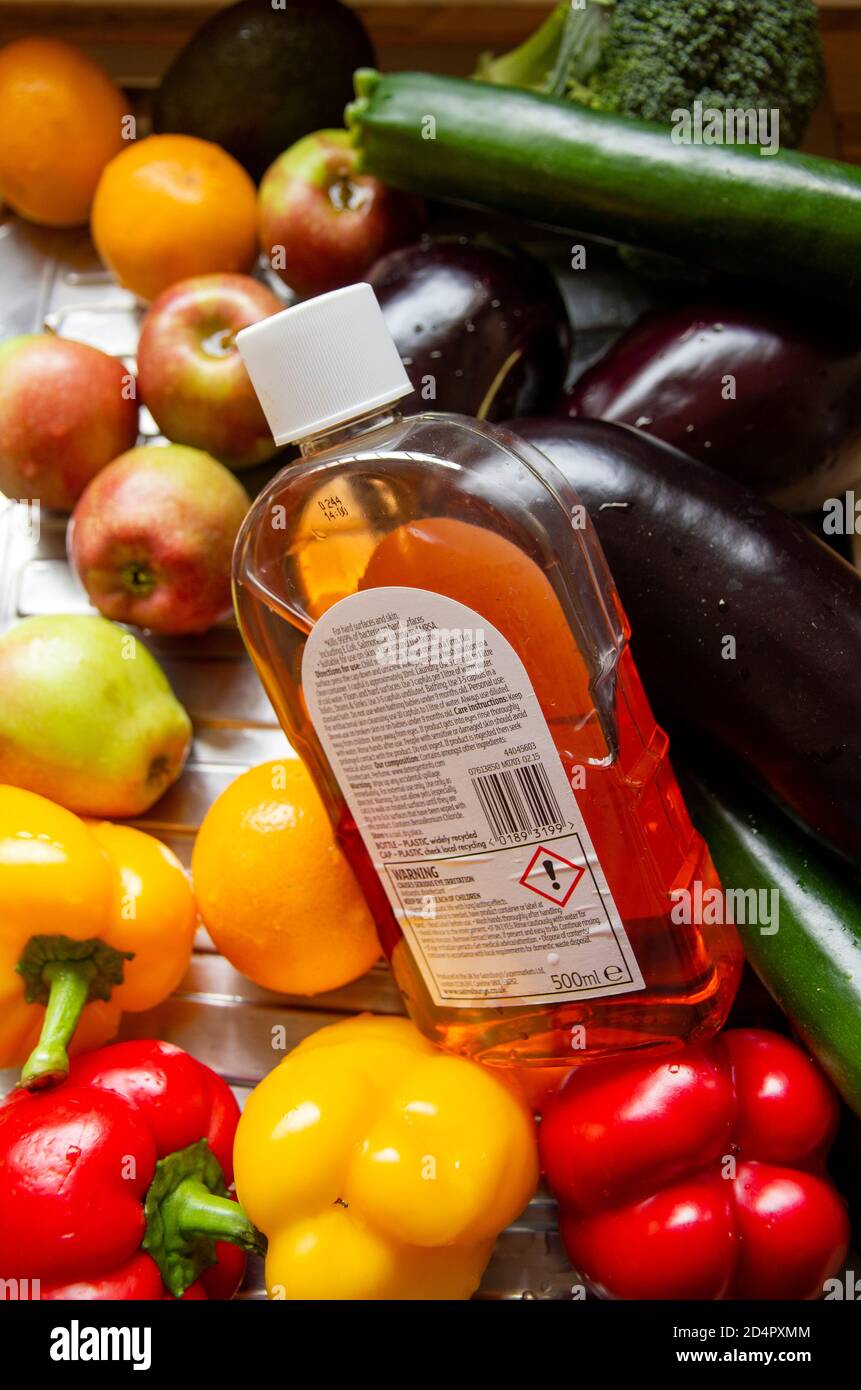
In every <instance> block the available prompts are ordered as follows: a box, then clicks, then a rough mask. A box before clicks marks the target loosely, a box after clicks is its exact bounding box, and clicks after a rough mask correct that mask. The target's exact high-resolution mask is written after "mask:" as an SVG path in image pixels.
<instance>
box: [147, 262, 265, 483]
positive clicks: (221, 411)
mask: <svg viewBox="0 0 861 1390" xmlns="http://www.w3.org/2000/svg"><path fill="white" fill-rule="evenodd" d="M283 307H284V305H283V304H282V303H281V300H280V299H278V298H277V296H276V295H274V294H273V293H272V291H271V290H268V289H267V288H266V286H265V285H261V284H260V283H259V282H258V281H257V280H252V279H251V277H250V276H249V275H231V274H222V275H195V276H194V277H193V278H192V279H190V280H180V281H179V283H178V284H176V285H172V286H171V288H170V289H168V290H165V292H164V294H161V295H159V297H158V299H156V300H155V302H154V303H153V304H152V305H151V306H150V309H149V311H148V313H147V315H146V317H145V319H144V321H143V328H142V330H141V337H140V342H139V344H138V383H139V386H140V394H141V399H142V400H143V401H144V403H145V404H146V405H147V406H148V407H149V410H150V413H151V415H152V417H153V419H154V420H155V422H156V424H157V425H158V427H159V429H160V430H161V432H162V434H164V435H166V436H167V438H168V439H170V440H173V442H174V443H176V444H190V445H192V446H193V447H194V448H195V449H205V450H206V451H207V453H210V454H213V455H214V456H215V458H218V459H220V460H221V462H222V463H226V464H227V465H228V467H230V468H251V467H253V465H254V464H256V463H262V462H263V460H264V459H268V458H271V457H272V455H273V454H274V453H275V445H274V443H273V442H272V435H271V434H270V432H269V426H268V425H267V424H266V419H265V417H264V414H263V411H262V410H261V409H260V403H259V401H258V399H257V396H256V395H255V393H254V387H253V386H252V385H251V382H250V380H249V377H248V373H247V372H246V370H245V367H244V366H243V364H242V358H241V357H240V356H239V352H238V350H237V347H236V341H235V338H236V334H237V333H238V332H239V330H240V329H241V328H247V327H248V326H249V324H252V323H258V322H259V321H260V319H265V318H268V317H269V315H270V314H275V313H277V312H278V310H279V309H283Z"/></svg>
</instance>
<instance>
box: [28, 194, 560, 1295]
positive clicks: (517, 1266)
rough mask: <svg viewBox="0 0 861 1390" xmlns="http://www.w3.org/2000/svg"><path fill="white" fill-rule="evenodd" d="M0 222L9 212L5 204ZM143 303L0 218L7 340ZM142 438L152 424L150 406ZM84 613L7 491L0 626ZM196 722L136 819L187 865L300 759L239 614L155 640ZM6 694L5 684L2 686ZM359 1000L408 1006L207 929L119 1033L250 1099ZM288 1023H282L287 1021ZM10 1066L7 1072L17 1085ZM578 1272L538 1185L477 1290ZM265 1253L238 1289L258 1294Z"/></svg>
mask: <svg viewBox="0 0 861 1390" xmlns="http://www.w3.org/2000/svg"><path fill="white" fill-rule="evenodd" d="M0 218H2V214H0ZM139 321H140V308H139V306H138V305H137V304H136V302H135V300H134V297H133V296H132V295H130V294H129V293H128V292H126V291H125V290H121V289H120V288H119V287H118V286H117V285H116V284H115V283H114V282H113V281H112V280H111V279H110V277H109V276H108V275H107V274H106V273H105V272H104V271H103V270H102V268H101V267H100V265H99V263H98V260H97V258H96V256H95V253H94V251H93V249H92V247H91V245H90V243H89V241H88V239H87V237H86V234H84V233H77V232H76V233H60V232H43V231H41V230H37V229H34V228H31V227H27V226H26V225H25V224H23V223H21V222H20V221H18V220H17V219H15V218H12V217H7V218H6V219H5V220H0V338H7V337H10V336H12V335H14V334H16V333H25V332H34V331H37V330H40V329H42V328H44V327H50V328H51V329H52V330H53V331H54V332H57V333H59V334H60V335H62V336H64V337H69V338H76V339H80V340H81V341H83V342H87V343H90V344H91V345H93V346H95V347H99V348H102V349H103V350H104V351H106V352H110V353H112V354H113V355H115V356H117V357H120V358H122V359H123V360H124V361H126V362H132V361H133V359H134V353H135V348H136V343H137V334H138V325H139ZM142 430H143V431H144V435H145V436H146V437H153V436H155V435H156V434H157V431H156V427H155V426H154V424H153V422H152V421H151V420H150V419H148V418H147V416H146V412H144V418H143V420H142ZM88 610H89V606H88V603H87V599H86V595H85V594H84V592H83V590H82V589H81V588H80V587H79V585H78V584H77V582H76V581H75V579H74V577H73V575H72V573H71V571H70V569H69V567H68V565H67V563H66V555H65V521H64V519H63V518H62V517H60V516H57V515H51V514H43V515H42V516H41V517H38V518H35V517H33V516H32V515H31V514H30V512H29V511H28V509H27V508H26V507H23V506H18V505H15V504H12V503H7V504H4V503H3V502H2V501H0V630H4V629H5V628H6V627H8V626H9V625H10V624H11V623H13V622H15V621H16V620H17V619H18V618H22V617H26V616H28V615H30V614H34V613H60V612H62V613H68V612H86V611H88ZM147 645H148V646H149V647H150V649H151V650H152V652H153V653H154V655H155V656H156V657H157V659H158V660H159V662H160V663H161V664H162V666H163V667H164V668H165V670H166V672H167V674H168V676H169V678H170V680H171V683H172V684H173V687H174V689H175V690H176V693H177V695H178V696H179V698H180V700H182V702H183V704H184V705H185V706H186V708H187V709H188V711H189V713H190V715H191V718H192V720H193V723H194V745H193V748H192V752H191V756H190V758H189V761H188V764H187V767H186V769H185V771H184V773H183V775H182V777H181V779H180V780H179V782H178V783H177V784H176V785H175V786H174V787H172V788H171V789H170V791H169V792H168V793H167V794H166V795H165V796H163V797H162V798H161V800H160V801H159V802H158V803H157V804H156V805H155V806H154V807H153V808H152V810H151V811H150V812H149V813H148V814H147V815H146V816H145V817H143V818H142V819H141V820H140V821H138V822H135V823H136V824H139V825H140V826H141V827H142V828H143V829H146V830H148V831H150V832H151V833H154V834H156V835H159V836H160V837H161V839H163V840H164V842H165V843H166V844H168V845H169V846H170V847H171V849H173V850H174V851H175V852H176V854H177V855H178V856H179V858H180V859H181V861H182V863H183V864H184V865H186V866H188V864H189V861H190V857H191V850H192V846H193V843H194V836H195V833H196V830H197V827H198V826H199V825H200V822H201V820H202V818H203V816H204V814H205V813H206V810H207V808H208V807H209V806H210V804H211V803H212V801H213V800H214V799H215V797H216V796H217V795H218V794H219V792H220V791H221V790H222V789H223V788H224V787H226V786H227V784H228V783H229V782H231V781H232V780H233V778H234V777H236V776H237V775H238V774H239V773H240V772H242V771H243V770H244V769H245V768H247V767H251V766H253V765H254V764H255V763H259V762H263V761H264V760H266V759H269V758H275V757H285V756H294V754H293V753H292V750H291V749H290V747H289V745H288V743H287V741H286V739H285V737H284V735H283V733H282V732H281V730H280V729H279V727H278V725H277V723H276V721H275V718H274V716H273V713H272V710H271V707H270V705H269V702H268V700H267V699H266V697H265V695H264V693H263V689H262V687H261V685H260V683H259V681H258V680H257V677H256V675H255V672H254V670H253V668H252V666H251V663H250V661H249V660H248V658H247V656H246V655H245V651H244V648H243V646H242V642H241V639H240V637H239V633H238V631H237V629H236V627H235V626H234V625H232V624H230V623H225V624H223V625H222V626H220V627H218V628H216V629H214V630H213V631H211V632H209V633H207V634H206V635H205V636H203V637H199V638H182V639H177V638H155V637H153V638H147ZM0 698H2V692H0ZM363 1010H373V1011H374V1012H377V1013H400V1012H401V1004H400V999H399V996H398V994H397V991H396V990H395V988H394V985H393V984H392V981H391V977H390V975H389V973H388V970H387V969H386V967H385V966H384V965H382V964H380V965H377V966H375V967H374V968H373V969H372V970H370V971H369V972H368V973H367V974H366V975H365V976H363V978H362V979H360V980H357V981H355V982H354V983H353V984H351V985H349V986H346V987H345V988H343V989H339V990H334V991H332V992H330V993H328V994H321V995H318V996H317V997H315V998H314V999H313V1000H309V999H305V998H291V997H285V996H281V995H275V994H272V993H269V992H268V991H266V990H263V989H259V988H258V987H257V986H256V985H253V984H251V982H250V981H248V980H246V979H244V978H243V976H241V975H240V974H238V973H237V971H235V970H234V969H233V968H232V966H231V965H230V964H229V962H227V961H226V960H225V959H224V958H223V957H222V956H220V955H218V954H217V953H216V952H215V950H214V948H213V946H212V943H211V941H210V940H209V938H208V937H207V935H206V932H205V931H203V930H202V929H201V931H200V932H199V934H198V937H197V941H196V945H195V952H194V957H193V959H192V962H191V965H190V968H189V971H188V974H187V975H186V977H185V979H184V980H183V981H182V983H181V985H180V987H179V989H178V990H177V991H176V993H175V994H174V995H173V996H172V997H171V998H170V999H168V1000H167V1001H166V1002H165V1003H164V1004H162V1005H161V1006H160V1007H159V1008H157V1009H154V1010H152V1011H150V1012H148V1013H145V1014H130V1015H127V1016H126V1018H125V1021H124V1025H123V1030H122V1035H121V1036H123V1037H130V1038H131V1037H161V1038H166V1039H169V1040H170V1041H172V1042H175V1043H177V1044H178V1045H180V1046H181V1047H185V1048H188V1050H189V1051H190V1052H193V1053H194V1055H195V1056H197V1057H199V1058H200V1059H201V1061H203V1062H206V1063H208V1064H209V1065H210V1066H212V1067H214V1068H215V1070H216V1071H218V1072H220V1074H221V1075H222V1076H224V1077H225V1078H226V1079H227V1081H228V1082H229V1083H230V1084H231V1086H232V1087H233V1088H234V1091H235V1093H236V1095H237V1097H238V1098H239V1100H240V1103H241V1102H242V1100H243V1098H244V1097H245V1096H246V1095H247V1094H248V1092H249V1090H250V1089H251V1088H252V1087H253V1086H254V1085H255V1083H256V1082H257V1081H258V1080H259V1079H260V1078H261V1077H262V1076H264V1075H265V1073H266V1072H267V1071H269V1070H271V1068H272V1067H273V1066H274V1065H275V1063H276V1062H277V1061H279V1060H280V1058H281V1056H283V1052H273V1047H272V1039H273V1037H278V1038H279V1039H281V1038H283V1039H286V1047H287V1048H288V1049H289V1048H290V1047H292V1046H293V1045H294V1044H295V1043H297V1042H299V1041H300V1040H301V1039H302V1038H304V1037H306V1036H307V1035H308V1034H309V1033H311V1032H313V1031H314V1030H315V1029H317V1028H319V1027H322V1026H323V1025H324V1024H326V1023H333V1022H335V1021H336V1020H338V1019H340V1018H344V1017H345V1016H347V1015H349V1014H353V1013H359V1012H361V1011H363ZM282 1029H283V1033H282V1032H281V1031H280V1030H282ZM13 1080H14V1076H13V1073H11V1072H6V1073H3V1072H0V1082H5V1083H6V1086H4V1089H7V1088H8V1086H10V1085H11V1084H13ZM573 1281H574V1276H573V1275H572V1273H571V1271H570V1269H569V1268H568V1266H567V1262H566V1260H565V1257H564V1254H563V1253H562V1250H561V1246H560V1242H559V1238H558V1235H557V1234H556V1230H555V1210H554V1205H553V1203H552V1201H551V1199H550V1198H549V1197H548V1196H546V1195H544V1194H539V1196H537V1197H536V1198H535V1200H534V1201H533V1202H532V1203H531V1204H530V1206H529V1208H528V1209H527V1211H526V1212H525V1213H524V1214H523V1216H522V1218H521V1219H520V1220H519V1221H518V1222H516V1223H515V1224H514V1225H513V1226H512V1227H510V1228H509V1229H508V1230H507V1231H506V1232H504V1234H503V1235H502V1236H501V1237H500V1239H499V1241H498V1243H497V1248H496V1252H495V1254H494V1257H493V1260H492V1261H491V1264H490V1266H489V1268H488V1270H487V1273H486V1275H485V1278H484V1281H483V1283H482V1287H481V1291H480V1294H479V1297H485V1298H491V1299H516V1298H552V1299H565V1298H569V1297H570V1296H571V1289H572V1285H573ZM263 1296H264V1294H263V1286H262V1276H261V1268H260V1263H259V1261H255V1262H252V1264H251V1266H250V1268H249V1273H248V1276H247V1278H246V1281H245V1285H244V1287H243V1290H242V1293H241V1294H240V1297H244V1298H262V1297H263Z"/></svg>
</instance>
